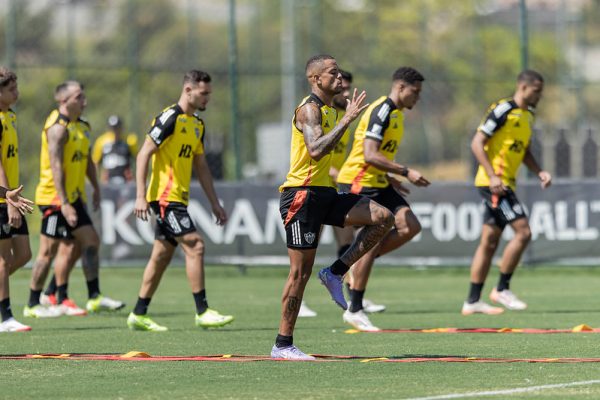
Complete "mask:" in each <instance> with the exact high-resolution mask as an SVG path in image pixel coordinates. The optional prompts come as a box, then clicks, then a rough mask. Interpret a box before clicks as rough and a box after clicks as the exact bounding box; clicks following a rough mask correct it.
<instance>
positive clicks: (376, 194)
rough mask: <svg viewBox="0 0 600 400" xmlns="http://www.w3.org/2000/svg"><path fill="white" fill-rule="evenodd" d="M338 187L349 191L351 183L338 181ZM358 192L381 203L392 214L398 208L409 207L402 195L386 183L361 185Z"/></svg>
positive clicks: (343, 191) (344, 191)
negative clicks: (382, 186)
mask: <svg viewBox="0 0 600 400" xmlns="http://www.w3.org/2000/svg"><path fill="white" fill-rule="evenodd" d="M338 188H339V190H340V192H342V193H351V190H350V189H351V188H352V185H350V184H347V183H339V184H338ZM359 194H360V195H361V196H365V197H368V198H369V199H371V200H373V201H375V202H377V203H379V204H381V205H382V206H384V207H385V208H387V209H388V210H390V211H391V212H392V213H393V214H396V212H398V210H399V209H401V208H404V207H409V208H410V206H409V205H408V202H407V201H406V199H405V198H404V197H402V195H401V194H400V193H398V192H397V191H396V189H394V188H393V187H392V185H388V186H386V187H384V188H374V187H363V188H362V189H361V190H360V193H359Z"/></svg>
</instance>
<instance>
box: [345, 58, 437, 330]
mask: <svg viewBox="0 0 600 400" xmlns="http://www.w3.org/2000/svg"><path fill="white" fill-rule="evenodd" d="M424 80H425V78H424V77H423V75H421V74H420V73H419V72H418V71H417V70H415V69H414V68H411V67H400V68H398V69H397V70H396V71H395V72H394V74H393V77H392V87H391V89H390V93H389V95H387V96H382V97H380V98H378V99H377V100H376V101H374V102H373V103H372V104H371V105H370V106H369V108H367V111H365V113H364V114H363V116H362V117H361V118H360V122H359V123H358V127H357V128H356V131H355V132H354V142H353V143H352V150H351V151H350V155H349V156H348V159H347V160H346V161H345V162H344V165H343V166H342V168H341V170H340V173H339V175H338V187H339V189H340V191H342V192H346V193H354V194H360V195H363V196H366V197H368V198H370V199H372V200H373V201H376V202H377V203H379V204H381V205H382V206H384V207H386V208H387V209H388V210H390V211H391V212H392V213H393V214H394V227H393V229H392V230H390V231H389V232H388V233H387V234H386V235H385V237H383V238H382V239H381V241H380V242H379V243H378V244H377V245H376V246H374V247H373V248H372V249H371V250H369V251H368V252H367V253H366V254H365V255H364V256H363V257H362V258H360V259H359V260H358V261H357V262H356V263H355V264H354V266H353V268H352V271H353V274H352V275H353V281H352V285H351V288H350V306H349V308H348V309H347V310H346V311H345V312H344V316H343V319H344V321H345V322H346V323H348V324H350V325H352V326H354V327H355V328H356V329H359V330H363V331H378V330H379V328H377V327H376V326H374V325H373V324H372V323H371V321H370V320H369V318H368V317H367V315H366V314H365V313H364V310H363V297H364V293H365V290H366V287H367V283H368V280H369V275H370V273H371V269H372V267H373V262H374V261H375V258H376V257H377V256H380V255H383V254H387V253H389V252H390V251H393V250H395V249H397V248H399V247H400V246H402V245H403V244H405V243H406V242H408V241H410V240H411V239H412V238H413V237H414V236H415V235H416V234H418V233H419V232H420V231H421V224H420V223H419V221H418V219H417V217H416V216H415V214H414V213H413V212H412V210H411V209H410V206H409V205H408V203H407V201H406V200H405V199H404V197H403V196H402V194H408V190H406V189H405V188H403V187H402V186H401V184H400V182H399V181H398V180H396V179H395V178H393V177H391V176H390V174H396V175H401V176H404V177H406V178H407V179H408V180H409V181H410V182H411V183H412V184H413V185H416V186H428V185H429V181H428V180H427V179H425V178H424V177H423V176H422V175H421V173H420V172H419V171H417V170H415V169H412V168H408V167H406V166H405V165H402V164H398V163H397V162H395V161H394V158H395V156H396V153H397V152H398V148H399V147H400V143H401V142H402V138H403V136H404V114H403V110H404V109H408V110H411V109H412V108H413V107H414V106H415V104H417V101H418V100H419V95H420V93H421V88H422V82H423V81H424Z"/></svg>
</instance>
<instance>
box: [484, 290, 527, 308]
mask: <svg viewBox="0 0 600 400" xmlns="http://www.w3.org/2000/svg"><path fill="white" fill-rule="evenodd" d="M490 300H492V301H493V302H494V303H499V304H502V305H503V306H504V307H506V308H508V309H509V310H524V309H526V308H527V304H525V303H524V302H523V301H521V300H519V298H518V297H517V296H515V294H514V293H513V292H511V291H510V290H508V289H506V290H503V291H501V292H499V291H498V290H496V288H494V289H493V290H492V292H491V293H490Z"/></svg>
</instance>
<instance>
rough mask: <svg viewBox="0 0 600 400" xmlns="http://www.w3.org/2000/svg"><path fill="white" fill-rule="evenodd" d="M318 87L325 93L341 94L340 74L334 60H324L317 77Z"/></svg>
mask: <svg viewBox="0 0 600 400" xmlns="http://www.w3.org/2000/svg"><path fill="white" fill-rule="evenodd" d="M317 79H318V83H319V86H320V87H321V89H323V90H324V91H326V92H329V93H332V94H338V93H341V92H342V74H341V73H340V69H339V67H338V65H337V62H336V61H335V60H324V61H323V69H322V70H321V73H320V74H319V75H318V77H317Z"/></svg>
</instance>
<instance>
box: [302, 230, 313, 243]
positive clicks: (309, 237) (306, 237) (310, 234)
mask: <svg viewBox="0 0 600 400" xmlns="http://www.w3.org/2000/svg"><path fill="white" fill-rule="evenodd" d="M315 236H316V235H315V234H314V233H313V232H308V233H305V234H304V240H306V243H308V244H312V243H313V242H314V241H315Z"/></svg>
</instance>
